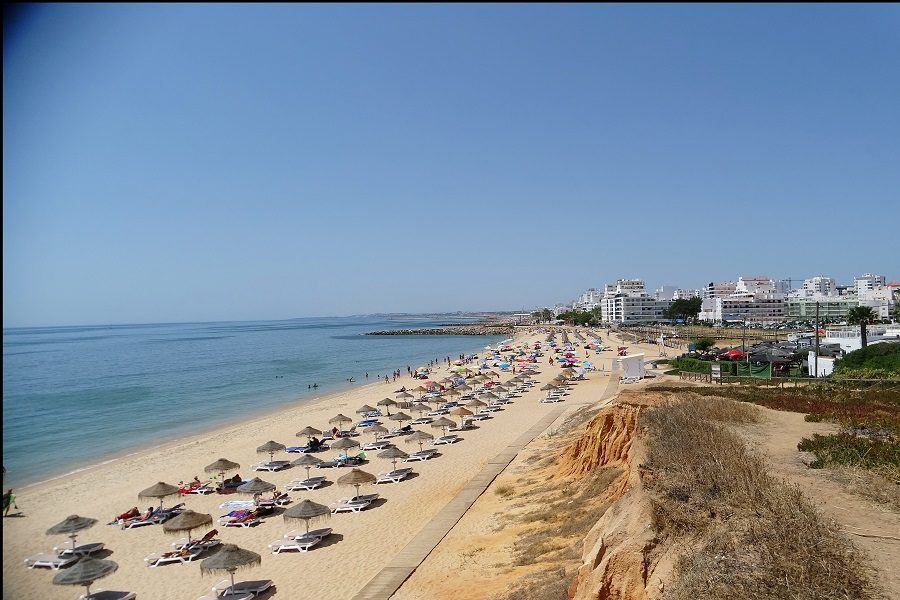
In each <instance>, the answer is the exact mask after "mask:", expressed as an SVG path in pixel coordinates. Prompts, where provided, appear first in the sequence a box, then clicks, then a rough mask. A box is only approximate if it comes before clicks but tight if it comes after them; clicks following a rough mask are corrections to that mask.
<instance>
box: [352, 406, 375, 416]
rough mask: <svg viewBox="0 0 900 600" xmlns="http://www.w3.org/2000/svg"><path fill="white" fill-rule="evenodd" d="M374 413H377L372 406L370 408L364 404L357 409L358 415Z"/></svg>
mask: <svg viewBox="0 0 900 600" xmlns="http://www.w3.org/2000/svg"><path fill="white" fill-rule="evenodd" d="M374 411H375V409H374V408H372V407H371V406H369V405H368V404H363V405H362V406H360V407H359V408H357V409H356V414H358V415H364V414H367V413H370V412H374Z"/></svg>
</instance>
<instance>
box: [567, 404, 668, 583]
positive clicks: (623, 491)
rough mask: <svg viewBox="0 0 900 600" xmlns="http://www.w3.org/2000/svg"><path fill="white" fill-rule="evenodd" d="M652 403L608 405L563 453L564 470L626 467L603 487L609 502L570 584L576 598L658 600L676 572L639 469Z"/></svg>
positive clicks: (588, 537)
mask: <svg viewBox="0 0 900 600" xmlns="http://www.w3.org/2000/svg"><path fill="white" fill-rule="evenodd" d="M646 408H647V404H646V403H641V404H635V403H621V404H617V405H614V406H611V407H609V408H606V409H603V410H602V411H600V413H598V414H597V416H595V417H594V418H593V419H592V420H591V421H590V422H589V423H588V424H587V426H586V427H585V429H584V431H583V433H582V434H581V436H580V437H579V438H578V439H576V440H575V441H574V442H573V443H571V444H570V445H569V446H567V447H566V448H565V449H563V451H562V452H561V453H560V455H559V462H558V469H559V474H560V475H562V476H566V477H569V476H575V477H584V476H586V475H588V474H589V473H591V472H593V471H595V470H596V469H602V468H611V467H615V468H618V469H620V470H621V472H622V475H621V476H620V477H619V478H618V479H616V480H615V481H614V482H612V483H611V484H610V485H609V487H607V488H606V489H605V490H604V491H603V492H602V495H603V496H605V500H606V501H607V502H609V504H608V507H607V508H606V510H605V511H604V512H603V515H602V516H601V517H600V518H599V519H598V520H597V522H596V523H595V524H594V525H593V527H591V529H590V531H589V532H588V533H587V535H586V536H585V538H584V545H583V548H582V556H581V565H580V566H579V567H578V569H577V571H576V573H575V576H574V577H573V579H572V581H571V583H570V585H569V587H568V590H567V595H568V597H569V598H570V599H571V600H595V599H596V600H607V599H613V598H622V599H624V598H629V599H635V600H655V599H657V598H660V597H661V595H662V591H663V589H664V582H665V581H666V580H667V579H668V578H669V577H671V573H672V564H673V560H672V557H670V556H669V553H667V552H666V551H665V549H664V546H661V545H660V540H659V539H658V536H657V534H656V532H655V530H654V527H653V525H652V524H653V522H654V519H653V505H652V503H651V500H650V496H649V495H648V494H647V493H646V491H645V490H644V486H643V483H642V481H641V475H640V472H639V465H640V464H641V462H642V456H643V454H644V447H643V444H642V443H641V441H640V440H639V439H638V438H637V436H636V430H637V422H638V417H639V416H640V414H641V412H642V411H643V410H645V409H646Z"/></svg>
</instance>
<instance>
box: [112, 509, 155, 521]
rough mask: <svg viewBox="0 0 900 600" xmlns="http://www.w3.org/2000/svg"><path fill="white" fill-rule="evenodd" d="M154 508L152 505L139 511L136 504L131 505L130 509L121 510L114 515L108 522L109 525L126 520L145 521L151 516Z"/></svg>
mask: <svg viewBox="0 0 900 600" xmlns="http://www.w3.org/2000/svg"><path fill="white" fill-rule="evenodd" d="M154 510H156V509H155V508H153V507H152V506H148V507H147V510H146V512H144V513H141V512H140V511H139V510H138V507H137V506H134V507H132V508H131V509H130V510H127V511H125V512H123V513H122V514H121V515H118V516H116V518H115V519H113V520H112V521H110V522H109V524H110V525H120V524H121V523H125V522H127V521H146V520H147V519H149V518H150V517H152V516H153V511H154Z"/></svg>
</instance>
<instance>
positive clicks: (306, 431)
mask: <svg viewBox="0 0 900 600" xmlns="http://www.w3.org/2000/svg"><path fill="white" fill-rule="evenodd" d="M296 435H297V437H300V436H304V435H305V436H306V442H307V443H309V440H310V439H312V437H313V436H314V435H322V432H321V431H319V430H318V429H316V428H315V427H313V426H311V425H307V426H306V427H304V428H303V429H301V430H300V431H298V432H297V434H296Z"/></svg>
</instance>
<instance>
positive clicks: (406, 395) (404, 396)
mask: <svg viewBox="0 0 900 600" xmlns="http://www.w3.org/2000/svg"><path fill="white" fill-rule="evenodd" d="M394 398H401V399H405V398H415V396H413V395H412V394H410V393H409V392H400V393H399V394H396V395H395V396H394Z"/></svg>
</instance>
